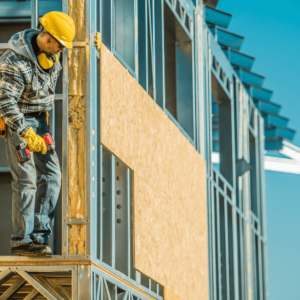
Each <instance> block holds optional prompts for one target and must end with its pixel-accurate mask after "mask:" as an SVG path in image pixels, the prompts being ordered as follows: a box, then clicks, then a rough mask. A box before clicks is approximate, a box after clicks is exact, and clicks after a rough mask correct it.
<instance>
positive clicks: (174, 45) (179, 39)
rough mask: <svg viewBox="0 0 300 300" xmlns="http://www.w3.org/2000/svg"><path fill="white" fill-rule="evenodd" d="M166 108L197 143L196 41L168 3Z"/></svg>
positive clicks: (166, 11) (166, 10)
mask: <svg viewBox="0 0 300 300" xmlns="http://www.w3.org/2000/svg"><path fill="white" fill-rule="evenodd" d="M165 76H166V108H167V110H168V111H169V112H170V113H171V115H172V116H173V117H174V118H175V119H176V121H178V123H179V124H180V126H181V127H182V128H183V129H184V131H185V132H186V133H187V135H189V136H190V137H191V138H192V140H194V93H193V42H192V40H191V39H190V37H189V36H188V35H187V34H186V32H185V30H184V28H183V27H182V26H181V24H180V23H179V22H178V20H177V18H176V17H175V15H174V14H173V12H172V11H171V9H170V8H169V6H168V4H166V3H165Z"/></svg>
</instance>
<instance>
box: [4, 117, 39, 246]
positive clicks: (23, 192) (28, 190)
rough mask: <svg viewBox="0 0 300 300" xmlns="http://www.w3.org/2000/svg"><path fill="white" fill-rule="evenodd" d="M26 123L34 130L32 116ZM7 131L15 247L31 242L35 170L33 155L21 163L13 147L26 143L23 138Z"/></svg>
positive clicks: (13, 243) (12, 238) (12, 242)
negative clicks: (11, 178) (11, 179)
mask: <svg viewBox="0 0 300 300" xmlns="http://www.w3.org/2000/svg"><path fill="white" fill-rule="evenodd" d="M28 123H29V124H30V126H32V127H33V129H34V130H35V127H36V125H37V124H36V122H35V120H34V118H32V119H30V120H28ZM7 131H8V132H7V139H6V154H7V161H8V165H9V168H10V171H11V174H12V176H13V181H12V223H13V233H12V235H11V245H12V247H16V246H19V245H24V244H27V243H30V242H32V240H31V238H30V234H31V233H32V231H33V228H34V207H35V193H36V170H35V164H34V159H33V156H31V158H30V160H29V161H28V162H25V163H24V164H21V163H20V162H19V160H18V158H17V155H16V152H15V148H16V146H17V145H20V144H24V143H25V144H26V142H25V140H24V139H21V138H20V137H19V135H18V134H17V133H14V132H12V131H11V130H10V129H9V128H8V130H7Z"/></svg>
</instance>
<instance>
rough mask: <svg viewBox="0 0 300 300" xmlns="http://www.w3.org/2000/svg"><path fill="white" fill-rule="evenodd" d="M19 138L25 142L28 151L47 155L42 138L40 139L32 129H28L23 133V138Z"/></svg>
mask: <svg viewBox="0 0 300 300" xmlns="http://www.w3.org/2000/svg"><path fill="white" fill-rule="evenodd" d="M21 138H22V139H25V140H26V142H27V145H28V148H29V150H30V151H35V152H40V151H42V153H43V154H46V153H47V147H46V144H45V141H44V140H43V138H42V137H40V136H39V135H37V134H36V133H35V132H34V130H33V129H32V127H30V128H29V129H28V130H27V132H26V133H25V135H24V137H21Z"/></svg>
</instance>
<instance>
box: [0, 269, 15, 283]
mask: <svg viewBox="0 0 300 300" xmlns="http://www.w3.org/2000/svg"><path fill="white" fill-rule="evenodd" d="M14 275H15V273H14V272H11V271H8V270H7V271H3V272H1V273H0V286H1V285H2V284H3V283H5V282H6V281H7V280H9V279H10V278H12V277H13V276H14Z"/></svg>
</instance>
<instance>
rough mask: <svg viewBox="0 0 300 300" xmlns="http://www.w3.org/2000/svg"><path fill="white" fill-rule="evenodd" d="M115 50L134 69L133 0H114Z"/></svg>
mask: <svg viewBox="0 0 300 300" xmlns="http://www.w3.org/2000/svg"><path fill="white" fill-rule="evenodd" d="M114 1H115V2H114V16H115V20H114V25H115V26H114V28H115V34H114V38H115V40H114V45H115V51H116V52H117V53H118V54H119V55H120V57H121V58H122V59H123V60H124V61H125V62H126V64H128V66H129V67H130V68H131V70H132V71H135V17H134V15H135V13H134V11H135V0H127V1H124V0H114Z"/></svg>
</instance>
